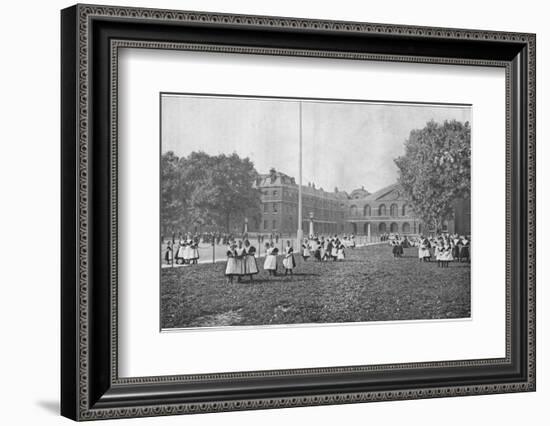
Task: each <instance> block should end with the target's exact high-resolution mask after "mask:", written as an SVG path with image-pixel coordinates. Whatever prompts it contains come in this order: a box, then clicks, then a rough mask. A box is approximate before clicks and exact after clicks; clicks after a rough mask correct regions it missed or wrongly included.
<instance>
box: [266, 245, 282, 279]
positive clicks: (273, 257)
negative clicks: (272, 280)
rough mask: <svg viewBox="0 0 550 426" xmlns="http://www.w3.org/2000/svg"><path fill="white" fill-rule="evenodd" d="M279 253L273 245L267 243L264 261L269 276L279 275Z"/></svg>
mask: <svg viewBox="0 0 550 426" xmlns="http://www.w3.org/2000/svg"><path fill="white" fill-rule="evenodd" d="M278 252H279V251H278V250H277V248H276V247H274V246H273V242H271V244H269V243H265V261H264V270H266V271H267V272H268V273H269V275H270V276H271V275H277V253H278Z"/></svg>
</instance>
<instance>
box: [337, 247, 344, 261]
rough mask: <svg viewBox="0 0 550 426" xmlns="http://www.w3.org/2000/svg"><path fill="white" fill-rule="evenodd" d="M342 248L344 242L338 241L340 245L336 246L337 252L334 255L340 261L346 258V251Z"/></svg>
mask: <svg viewBox="0 0 550 426" xmlns="http://www.w3.org/2000/svg"><path fill="white" fill-rule="evenodd" d="M344 249H345V247H344V244H342V243H340V246H339V247H338V254H337V255H336V256H337V258H338V260H339V261H342V260H344V259H345V258H346V253H345V251H344Z"/></svg>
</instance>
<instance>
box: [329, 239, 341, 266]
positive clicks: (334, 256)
mask: <svg viewBox="0 0 550 426" xmlns="http://www.w3.org/2000/svg"><path fill="white" fill-rule="evenodd" d="M339 246H340V242H339V241H338V240H337V239H336V240H334V241H333V243H332V250H331V253H330V257H332V260H333V261H335V260H337V259H338V247H339Z"/></svg>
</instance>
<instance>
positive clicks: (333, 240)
mask: <svg viewBox="0 0 550 426" xmlns="http://www.w3.org/2000/svg"><path fill="white" fill-rule="evenodd" d="M346 247H352V248H353V247H355V240H354V239H353V237H349V238H348V237H347V236H346V237H343V238H342V240H340V239H339V238H338V236H336V235H334V236H332V237H328V238H325V237H316V236H310V237H309V239H305V240H304V242H303V244H302V252H301V254H302V258H303V260H304V261H307V260H308V259H309V258H310V257H312V256H313V258H314V259H316V260H317V261H319V262H321V261H328V260H333V261H342V260H344V259H345V257H346V256H345V248H346ZM294 256H295V253H294V248H293V247H292V245H291V242H290V241H287V242H286V247H285V248H284V249H283V253H282V262H281V263H282V266H283V269H284V274H285V275H292V274H293V272H294V269H295V268H296V259H295V257H294ZM279 258H280V256H279V249H278V248H277V247H276V246H275V243H274V242H273V241H269V242H266V243H265V259H264V263H263V269H264V270H265V271H267V273H268V275H269V276H276V275H277V271H278V268H279ZM257 273H259V270H258V265H257V263H256V249H255V247H254V246H252V245H251V244H250V241H249V240H247V239H245V240H244V243H243V241H242V240H239V241H238V242H235V241H232V242H231V243H230V244H229V246H228V250H227V262H226V266H225V276H226V277H227V279H228V281H229V282H230V283H232V282H233V280H234V278H235V277H237V281H238V282H240V281H241V279H242V277H246V276H248V277H249V278H250V280H251V281H252V280H253V276H254V275H256V274H257Z"/></svg>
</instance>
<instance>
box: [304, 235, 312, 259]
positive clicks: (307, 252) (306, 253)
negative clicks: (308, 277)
mask: <svg viewBox="0 0 550 426" xmlns="http://www.w3.org/2000/svg"><path fill="white" fill-rule="evenodd" d="M310 256H311V251H310V249H309V242H308V240H305V241H304V243H303V244H302V258H303V259H304V261H307V260H308V259H309V257H310Z"/></svg>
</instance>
